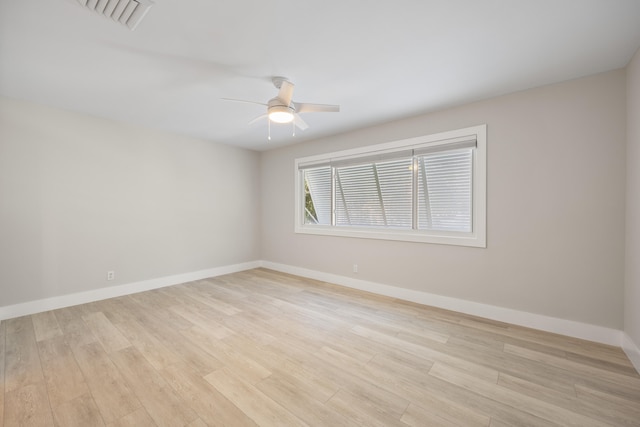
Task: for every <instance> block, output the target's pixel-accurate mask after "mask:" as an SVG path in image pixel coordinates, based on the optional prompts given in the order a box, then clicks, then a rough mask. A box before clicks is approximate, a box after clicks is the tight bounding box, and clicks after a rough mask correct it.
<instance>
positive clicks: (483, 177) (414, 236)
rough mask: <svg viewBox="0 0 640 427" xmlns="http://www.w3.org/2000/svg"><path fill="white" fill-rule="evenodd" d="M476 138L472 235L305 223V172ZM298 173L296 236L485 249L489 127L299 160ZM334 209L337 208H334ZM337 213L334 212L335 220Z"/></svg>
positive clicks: (296, 175)
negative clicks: (350, 161)
mask: <svg viewBox="0 0 640 427" xmlns="http://www.w3.org/2000/svg"><path fill="white" fill-rule="evenodd" d="M470 137H474V138H475V140H476V148H475V149H474V151H473V157H472V159H473V160H472V219H471V223H472V231H471V232H469V233H463V232H447V231H435V230H416V229H407V230H400V229H387V228H369V227H346V226H334V225H319V224H305V222H304V201H305V195H304V183H303V171H304V168H308V167H309V166H312V165H315V164H318V165H320V164H322V163H326V162H329V161H348V160H355V159H358V158H365V157H371V156H378V155H380V156H384V155H388V154H392V153H394V152H399V151H404V150H410V149H424V148H430V147H436V146H441V145H447V144H451V145H455V142H456V141H460V140H463V139H465V138H470ZM294 172H295V197H294V202H295V210H294V212H295V227H294V231H295V233H300V234H314V235H324V236H338V237H353V238H364V239H381V240H398V241H406V242H419V243H434V244H445V245H457V246H469V247H478V248H486V247H487V243H486V240H487V233H486V228H487V224H486V218H487V200H486V199H487V125H486V124H483V125H478V126H472V127H467V128H464V129H457V130H453V131H447V132H440V133H436V134H431V135H424V136H419V137H415V138H409V139H403V140H398V141H392V142H387V143H382V144H376V145H371V146H366V147H359V148H353V149H348V150H342V151H336V152H331V153H326V154H318V155H314V156H308V157H302V158H297V159H295V161H294ZM334 209H335V204H334ZM333 215H334V213H333V212H332V216H333Z"/></svg>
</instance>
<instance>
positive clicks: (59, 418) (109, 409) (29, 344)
mask: <svg viewBox="0 0 640 427" xmlns="http://www.w3.org/2000/svg"><path fill="white" fill-rule="evenodd" d="M0 386H3V387H0V427H5V426H8V425H11V426H13V425H44V426H48V425H54V424H55V425H57V426H62V425H65V426H66V425H69V426H72V427H73V426H76V425H81V426H85V425H99V426H101V425H106V426H111V427H117V426H136V427H137V426H143V427H144V426H162V425H179V426H191V427H202V426H205V425H209V426H248V427H257V426H273V425H278V426H280V425H314V426H315V425H318V426H324V425H327V426H334V425H340V426H359V425H371V426H377V425H384V426H393V425H397V426H410V425H414V426H442V427H451V426H465V427H466V426H478V427H480V426H482V427H486V426H488V425H489V426H493V427H505V426H534V427H558V426H572V425H574V426H576V425H579V426H581V427H582V426H586V427H588V426H602V425H607V426H615V427H640V375H639V374H638V373H637V372H636V371H635V369H634V368H633V366H632V364H631V362H630V361H629V360H628V358H627V357H626V356H625V354H624V352H623V351H622V350H621V349H620V348H616V347H611V346H606V345H601V344H597V343H592V342H587V341H582V340H578V339H575V338H569V337H563V336H560V335H555V334H549V333H546V332H541V331H535V330H532V329H527V328H523V327H520V326H515V325H510V324H507V323H502V322H495V321H492V320H488V319H481V318H477V317H474V316H471V315H466V314H461V313H455V312H452V311H448V310H444V309H439V308H434V307H427V306H424V305H420V304H417V303H413V302H408V301H400V300H396V299H393V298H389V297H385V296H381V295H374V294H370V293H366V292H362V291H359V290H356V289H347V288H344V287H340V286H338V285H332V284H329V283H324V282H321V281H317V280H310V279H305V278H301V277H297V276H294V275H290V274H283V273H278V272H275V271H271V270H267V269H263V268H259V269H254V270H250V271H243V272H239V273H233V274H228V275H223V276H218V277H215V278H210V279H205V280H198V281H194V282H189V283H184V284H181V285H177V286H172V287H166V288H162V289H157V290H153V291H148V292H141V293H138V294H134V295H128V296H122V297H118V298H112V299H108V300H103V301H96V302H92V303H88V304H82V305H78V306H74V307H67V308H63V309H59V310H54V311H51V312H45V313H39V314H35V315H32V316H25V317H22V318H17V319H10V320H6V321H1V322H0Z"/></svg>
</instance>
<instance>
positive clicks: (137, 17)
mask: <svg viewBox="0 0 640 427" xmlns="http://www.w3.org/2000/svg"><path fill="white" fill-rule="evenodd" d="M78 3H80V4H81V5H83V6H86V7H88V8H89V9H91V10H93V11H96V12H98V13H99V14H101V15H104V16H106V17H107V18H111V19H113V20H114V21H116V22H120V23H121V24H123V25H126V26H127V27H129V29H130V30H132V31H133V30H135V29H136V27H137V26H138V24H139V23H140V21H142V18H144V16H145V15H146V14H147V12H148V11H149V9H150V8H151V6H153V3H152V2H151V1H150V0H78Z"/></svg>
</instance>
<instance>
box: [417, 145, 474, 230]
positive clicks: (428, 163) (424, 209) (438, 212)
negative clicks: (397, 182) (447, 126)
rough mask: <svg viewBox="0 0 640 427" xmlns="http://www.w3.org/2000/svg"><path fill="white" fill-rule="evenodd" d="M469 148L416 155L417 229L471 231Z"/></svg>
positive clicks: (471, 164) (471, 151)
mask: <svg viewBox="0 0 640 427" xmlns="http://www.w3.org/2000/svg"><path fill="white" fill-rule="evenodd" d="M472 168H473V150H472V149H471V148H466V149H458V150H452V151H442V152H436V153H433V154H426V155H422V156H418V206H417V207H418V228H419V229H426V230H442V231H459V232H471V231H472V223H471V220H472V191H473V186H472V176H473V170H472Z"/></svg>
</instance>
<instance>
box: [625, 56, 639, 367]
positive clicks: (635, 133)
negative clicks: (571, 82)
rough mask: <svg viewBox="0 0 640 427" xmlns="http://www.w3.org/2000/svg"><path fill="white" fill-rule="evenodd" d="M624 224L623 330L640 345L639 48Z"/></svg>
mask: <svg viewBox="0 0 640 427" xmlns="http://www.w3.org/2000/svg"><path fill="white" fill-rule="evenodd" d="M626 224H627V227H626V234H627V242H626V263H625V266H626V268H625V273H626V274H625V294H624V303H625V304H624V313H625V317H624V330H625V332H626V334H627V335H628V336H629V337H630V338H631V339H632V340H633V341H634V343H635V345H636V347H638V348H640V51H638V52H636V54H635V56H634V57H633V59H632V61H631V63H630V64H629V66H628V67H627V221H626ZM639 356H640V355H639Z"/></svg>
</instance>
